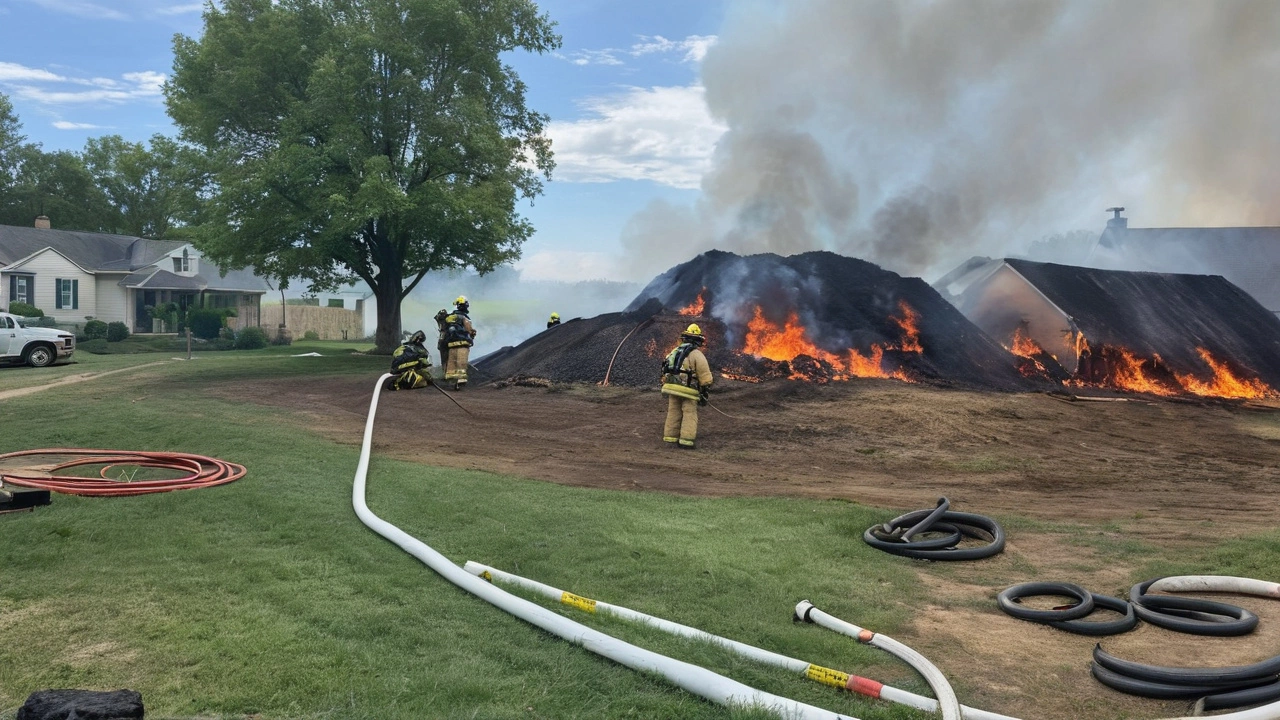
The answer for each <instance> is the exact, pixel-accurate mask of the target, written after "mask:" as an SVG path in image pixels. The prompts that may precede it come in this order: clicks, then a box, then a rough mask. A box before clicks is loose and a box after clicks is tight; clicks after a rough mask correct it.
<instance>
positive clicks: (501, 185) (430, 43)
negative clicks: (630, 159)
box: [166, 0, 560, 352]
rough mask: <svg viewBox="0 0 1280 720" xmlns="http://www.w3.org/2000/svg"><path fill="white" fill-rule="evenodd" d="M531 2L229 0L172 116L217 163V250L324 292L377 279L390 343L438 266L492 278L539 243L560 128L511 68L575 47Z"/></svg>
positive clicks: (209, 24) (183, 42)
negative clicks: (411, 298) (541, 204)
mask: <svg viewBox="0 0 1280 720" xmlns="http://www.w3.org/2000/svg"><path fill="white" fill-rule="evenodd" d="M554 29H555V28H554V24H553V23H552V22H551V21H550V20H549V19H548V18H547V17H546V16H545V15H543V14H542V13H540V12H539V10H538V8H537V6H536V5H535V4H534V3H533V2H531V0H277V1H276V2H272V0H225V1H224V2H223V3H222V7H221V9H219V8H217V7H209V8H207V9H206V10H205V14H204V34H203V36H202V37H201V38H200V39H198V40H197V39H192V38H188V37H183V36H178V37H177V38H175V40H174V73H173V77H172V80H171V81H170V83H169V84H168V86H167V87H166V98H167V101H168V106H169V113H170V115H171V116H172V117H173V119H174V121H175V122H176V123H177V124H178V126H179V127H180V128H181V130H182V134H183V138H184V139H186V140H188V141H190V142H192V143H195V144H197V145H199V146H201V147H203V148H204V149H206V150H207V151H208V155H209V156H210V157H212V158H214V166H213V167H214V171H213V183H212V185H211V186H210V189H209V193H208V195H209V198H208V199H209V202H208V203H207V205H206V209H205V211H206V213H207V215H206V222H204V223H202V224H201V226H200V227H199V228H197V230H196V235H195V239H196V242H197V243H198V244H199V245H200V247H201V248H202V249H203V250H204V251H205V252H206V254H208V255H209V256H210V257H212V258H214V259H215V260H218V261H221V262H225V263H228V264H231V265H234V266H243V265H254V266H256V267H257V269H258V271H259V272H262V273H265V274H267V275H270V276H272V277H276V278H279V279H281V280H284V281H286V282H287V280H288V279H290V278H303V279H306V280H308V281H309V282H310V283H311V287H312V288H314V289H321V288H331V287H334V286H336V285H339V284H341V283H345V282H348V281H351V280H354V279H355V278H359V279H362V280H364V281H365V282H366V283H368V284H369V286H370V287H371V288H372V289H373V291H374V293H375V295H376V297H377V300H378V329H377V336H376V339H377V346H378V349H379V350H381V351H383V352H389V351H390V350H391V349H392V348H394V347H395V346H396V345H397V344H398V343H399V342H400V302H401V300H402V299H403V298H404V297H405V296H406V295H407V294H408V293H409V292H410V291H411V290H413V288H414V286H416V285H417V283H418V282H419V281H420V280H421V279H422V277H423V276H424V275H425V274H426V273H427V272H429V271H431V270H438V269H446V268H463V267H471V268H474V269H476V270H477V271H479V272H481V273H486V272H488V271H490V270H492V269H493V268H495V267H498V266H499V265H501V264H502V263H504V262H508V261H510V260H512V259H514V258H516V257H518V256H519V250H520V246H521V244H522V243H523V242H524V240H525V239H526V238H528V237H529V235H530V234H531V233H532V227H531V226H530V224H529V223H528V221H527V220H525V219H524V218H522V217H521V216H520V215H519V214H518V213H517V212H516V203H517V201H518V200H520V199H522V198H531V197H533V196H535V195H537V194H538V193H539V192H541V189H542V185H541V177H542V176H543V175H547V174H549V173H550V171H551V167H552V160H551V149H550V143H549V141H548V140H547V139H546V137H545V136H544V135H543V127H544V124H545V123H546V120H547V119H546V117H545V116H544V115H541V114H539V113H536V112H533V111H531V110H529V109H528V108H526V107H525V86H524V84H523V83H522V82H521V81H520V79H519V78H518V77H517V76H516V73H515V71H514V70H513V69H512V68H511V67H510V66H509V65H508V64H507V63H506V62H504V54H505V53H509V52H511V51H516V50H524V51H531V52H538V53H541V52H546V51H549V50H552V49H554V48H556V47H558V46H559V43H560V38H559V36H557V35H556V34H555V32H554Z"/></svg>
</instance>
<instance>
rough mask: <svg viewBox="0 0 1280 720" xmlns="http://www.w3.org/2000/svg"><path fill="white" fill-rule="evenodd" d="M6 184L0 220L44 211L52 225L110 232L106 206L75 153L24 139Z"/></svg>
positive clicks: (27, 220) (22, 221) (21, 220)
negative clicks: (47, 148) (46, 149)
mask: <svg viewBox="0 0 1280 720" xmlns="http://www.w3.org/2000/svg"><path fill="white" fill-rule="evenodd" d="M13 154H14V157H15V158H16V160H17V162H16V164H15V171H14V180H13V183H12V185H10V187H8V188H7V189H3V191H2V192H0V225H26V226H30V225H31V223H32V221H34V220H35V218H36V217H37V216H39V215H46V216H48V217H49V221H50V222H51V223H52V224H53V227H55V228H61V229H65V230H88V231H91V232H111V231H112V227H111V220H110V218H111V213H112V211H111V206H110V204H109V203H108V201H107V198H106V195H105V194H104V193H103V192H102V190H101V189H100V188H98V186H97V185H96V184H95V183H94V181H93V176H91V175H90V174H89V171H88V169H86V168H85V165H84V161H83V160H82V159H81V157H80V156H79V155H78V154H76V153H73V152H70V151H67V150H58V151H56V152H51V153H47V152H44V151H43V150H42V149H41V148H40V146H39V145H35V144H24V145H20V146H18V147H17V149H16V150H15V151H14V153H13Z"/></svg>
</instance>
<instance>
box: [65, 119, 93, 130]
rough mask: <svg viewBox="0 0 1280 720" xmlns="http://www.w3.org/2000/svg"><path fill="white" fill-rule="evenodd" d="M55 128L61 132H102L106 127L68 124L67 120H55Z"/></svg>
mask: <svg viewBox="0 0 1280 720" xmlns="http://www.w3.org/2000/svg"><path fill="white" fill-rule="evenodd" d="M53 126H54V127H55V128H57V129H59V130H101V129H103V128H104V127H106V126H105V125H94V124H93V123H78V122H68V121H66V120H55V121H53Z"/></svg>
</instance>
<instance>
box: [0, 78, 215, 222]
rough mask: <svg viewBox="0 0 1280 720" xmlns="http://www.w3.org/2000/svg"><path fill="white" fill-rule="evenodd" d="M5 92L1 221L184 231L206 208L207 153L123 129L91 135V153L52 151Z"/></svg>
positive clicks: (0, 125)
mask: <svg viewBox="0 0 1280 720" xmlns="http://www.w3.org/2000/svg"><path fill="white" fill-rule="evenodd" d="M21 131H22V124H21V123H20V122H19V120H18V117H17V115H15V114H14V112H13V105H12V104H11V103H10V102H9V99H8V98H7V97H5V96H4V95H0V225H26V226H30V225H31V223H32V221H33V220H35V218H36V217H37V216H39V215H47V216H48V217H49V220H50V222H51V223H52V225H53V227H55V228H59V229H65V230H87V231H92V232H107V233H123V234H126V235H136V236H139V237H149V238H168V237H181V236H182V234H183V226H184V225H187V224H189V223H191V222H192V221H193V219H194V218H195V217H196V212H197V209H198V207H199V201H198V200H199V199H198V197H197V190H198V189H199V188H200V187H201V186H202V181H201V178H202V174H201V173H202V171H201V167H202V158H201V157H200V155H199V154H198V153H196V152H195V151H194V150H192V149H191V148H188V147H184V146H182V145H180V144H179V143H177V142H175V141H173V140H172V139H170V138H166V137H164V136H162V135H156V136H155V137H153V138H151V147H150V148H148V147H146V146H144V145H142V144H141V143H133V142H129V141H127V140H125V139H123V138H121V137H120V136H119V135H108V136H106V137H102V138H96V139H90V140H89V141H88V143H87V144H86V145H85V149H84V152H82V153H75V152H71V151H67V150H58V151H54V152H45V151H44V149H43V148H42V147H41V146H40V145H39V144H36V143H28V142H26V138H25V137H24V136H23V135H22V134H21Z"/></svg>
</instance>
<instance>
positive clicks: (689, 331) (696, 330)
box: [682, 323, 702, 337]
mask: <svg viewBox="0 0 1280 720" xmlns="http://www.w3.org/2000/svg"><path fill="white" fill-rule="evenodd" d="M682 334H684V335H693V336H695V337H702V328H700V327H698V324H697V323H691V324H690V325H689V327H687V328H685V329H684V333H682Z"/></svg>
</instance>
